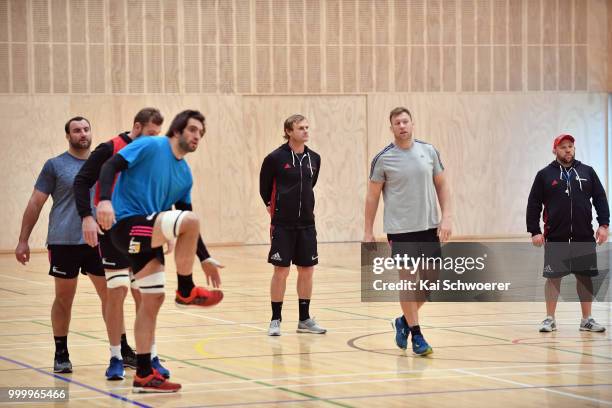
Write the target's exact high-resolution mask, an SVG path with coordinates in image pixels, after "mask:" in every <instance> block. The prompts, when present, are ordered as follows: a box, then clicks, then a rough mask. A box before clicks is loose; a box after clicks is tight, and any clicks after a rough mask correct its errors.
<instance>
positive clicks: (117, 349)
mask: <svg viewBox="0 0 612 408" xmlns="http://www.w3.org/2000/svg"><path fill="white" fill-rule="evenodd" d="M110 352H111V358H112V357H116V358H118V359H119V360H123V357H121V344H119V345H117V346H110Z"/></svg>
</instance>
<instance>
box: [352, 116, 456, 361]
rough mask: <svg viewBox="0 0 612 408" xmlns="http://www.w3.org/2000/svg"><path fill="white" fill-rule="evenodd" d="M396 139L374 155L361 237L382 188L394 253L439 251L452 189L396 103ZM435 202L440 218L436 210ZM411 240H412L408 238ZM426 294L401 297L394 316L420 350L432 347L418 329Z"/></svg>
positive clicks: (368, 238) (401, 340)
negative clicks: (422, 296)
mask: <svg viewBox="0 0 612 408" xmlns="http://www.w3.org/2000/svg"><path fill="white" fill-rule="evenodd" d="M389 121H390V122H391V132H392V133H393V136H394V141H393V143H391V144H390V145H388V146H387V147H385V148H384V149H383V150H382V151H381V152H380V153H378V154H377V155H376V156H375V157H374V159H373V160H372V167H371V169H370V182H369V184H368V192H367V196H366V205H365V228H364V239H363V241H364V242H374V241H375V239H374V233H373V226H374V219H375V218H376V210H377V209H378V202H379V200H380V193H381V192H382V193H383V200H384V202H385V213H384V219H383V221H384V231H385V232H386V233H387V239H388V241H389V243H390V244H391V246H392V252H393V253H399V252H402V251H406V248H407V247H409V248H411V249H413V250H414V251H415V252H416V253H415V254H410V255H411V256H420V255H421V254H423V253H424V255H425V256H439V254H440V242H444V241H446V240H448V239H449V238H450V235H451V211H450V189H449V187H448V183H447V182H446V179H445V177H444V167H443V166H442V162H441V161H440V155H439V153H438V151H437V150H436V149H435V148H434V147H433V146H432V145H430V144H428V143H425V142H422V141H420V140H415V139H413V137H412V131H413V127H414V123H413V121H412V115H411V114H410V111H409V110H408V109H406V108H403V107H398V108H395V109H393V110H392V111H391V113H390V115H389ZM438 202H439V203H440V208H441V210H442V220H440V215H439V214H438V205H437V204H438ZM406 243H410V244H406ZM423 303H424V299H422V298H421V299H416V301H415V300H410V301H408V300H406V299H405V298H401V299H400V305H401V307H402V312H403V315H402V316H401V317H398V318H397V319H395V323H394V327H395V329H396V335H395V342H396V344H397V346H398V347H399V348H401V349H406V348H407V347H408V334H409V333H411V334H412V350H413V351H414V352H415V353H416V354H419V355H427V354H430V353H432V352H433V350H432V348H431V347H430V346H429V344H428V343H427V341H425V338H424V337H423V335H422V333H421V329H420V326H419V315H418V310H419V308H420V307H421V306H422V305H423Z"/></svg>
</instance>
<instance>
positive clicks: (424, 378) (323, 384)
mask: <svg viewBox="0 0 612 408" xmlns="http://www.w3.org/2000/svg"><path fill="white" fill-rule="evenodd" d="M453 371H457V369H454V370H453ZM581 371H582V370H574V371H556V372H549V371H542V372H537V373H532V372H526V373H521V372H508V373H499V374H496V375H501V376H515V375H525V376H529V375H547V376H550V375H564V374H572V373H579V372H581ZM596 371H597V372H610V371H612V369H608V370H592V371H589V372H596ZM466 377H473V375H471V374H469V373H468V374H459V375H457V374H455V375H440V376H421V377H412V378H381V379H372V380H359V381H339V382H319V383H307V384H299V383H298V384H279V385H257V386H252V387H238V388H236V387H233V388H214V389H207V390H193V391H187V390H181V393H188V394H210V393H223V392H237V391H256V390H267V389H274V388H276V389H278V388H292V389H293V388H309V387H330V386H335V385H356V384H377V383H387V382H412V381H427V380H438V379H452V378H466ZM500 380H502V379H500ZM256 381H264V380H256ZM502 381H511V380H502ZM512 382H513V383H515V384H516V385H520V386H527V387H529V388H536V387H534V386H532V385H526V384H521V383H517V382H514V381H512ZM218 384H219V383H210V382H201V383H182V385H183V386H184V387H201V386H207V385H210V386H214V385H218ZM131 389H132V387H116V388H113V389H112V390H110V391H111V392H117V391H119V390H121V391H123V390H131ZM536 389H539V387H537V388H536ZM474 391H478V389H475V390H474ZM79 392H87V390H82V391H79ZM560 392H561V391H560ZM72 394H73V393H72V392H71V395H72ZM585 398H587V397H585ZM71 399H72V398H71Z"/></svg>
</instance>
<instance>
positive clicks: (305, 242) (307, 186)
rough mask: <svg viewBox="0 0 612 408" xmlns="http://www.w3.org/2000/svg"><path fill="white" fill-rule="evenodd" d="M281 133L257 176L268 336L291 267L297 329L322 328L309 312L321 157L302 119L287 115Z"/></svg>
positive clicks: (275, 325) (273, 332) (275, 329)
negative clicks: (265, 240)
mask: <svg viewBox="0 0 612 408" xmlns="http://www.w3.org/2000/svg"><path fill="white" fill-rule="evenodd" d="M284 129H285V134H284V135H283V137H284V138H285V140H287V143H285V144H283V145H281V146H280V147H279V148H278V149H276V150H274V151H273V152H272V153H270V154H269V155H268V156H266V158H265V159H264V161H263V164H262V166H261V172H260V174H259V193H260V195H261V198H262V199H263V201H264V204H265V205H266V208H267V210H268V213H269V214H270V217H271V218H272V221H271V225H270V239H271V241H272V244H271V248H270V253H269V255H268V262H269V263H271V264H272V265H274V275H273V276H272V282H271V284H270V297H271V300H272V319H271V322H270V328H269V330H268V335H270V336H280V322H281V320H282V317H281V309H282V307H283V298H284V296H285V288H286V285H287V276H289V266H290V265H291V263H293V264H294V265H295V266H296V267H297V271H298V279H297V292H298V298H299V303H298V305H299V311H300V321H299V323H298V328H297V331H298V333H315V334H323V333H325V332H326V330H325V329H324V328H322V327H321V326H319V325H318V324H317V322H315V321H314V319H312V318H311V317H310V314H309V306H310V297H311V295H312V275H313V272H314V266H315V265H316V264H317V263H318V259H319V255H318V253H317V231H316V230H315V221H314V204H315V200H314V192H313V187H314V186H315V184H317V178H318V177H319V168H320V166H321V157H320V156H319V155H318V154H317V153H315V152H314V151H312V150H310V149H309V148H308V147H307V146H306V145H305V143H306V142H307V141H308V121H307V120H306V118H305V117H304V116H302V115H292V116H290V117H289V118H287V120H285V125H284Z"/></svg>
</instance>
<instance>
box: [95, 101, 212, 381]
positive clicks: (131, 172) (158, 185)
mask: <svg viewBox="0 0 612 408" xmlns="http://www.w3.org/2000/svg"><path fill="white" fill-rule="evenodd" d="M205 131H206V128H205V121H204V116H203V115H202V114H201V113H200V112H198V111H194V110H186V111H183V112H181V113H179V114H178V115H177V116H176V117H175V118H174V120H173V121H172V124H171V125H170V129H168V132H167V133H166V136H165V137H164V136H161V137H157V136H151V137H147V138H140V139H136V140H135V141H133V142H132V143H130V144H129V145H128V146H126V147H125V148H123V149H122V150H121V151H119V153H117V154H116V155H115V156H113V158H112V159H109V160H108V161H107V162H106V163H105V164H104V166H102V170H101V172H100V178H99V184H100V202H99V204H98V207H97V221H98V223H99V224H100V226H101V227H102V229H103V230H110V236H111V240H112V241H113V244H114V245H115V246H116V247H117V248H118V249H119V250H120V251H122V252H123V253H124V254H126V255H127V257H128V259H129V262H130V266H131V268H132V271H133V272H134V277H135V278H136V283H137V285H138V288H139V289H140V293H141V296H142V301H141V302H142V303H141V306H140V308H139V309H138V312H137V315H136V321H135V323H134V334H135V337H136V350H137V351H138V354H137V369H136V375H135V376H134V382H133V391H134V392H176V391H178V390H179V389H180V388H181V385H180V384H176V383H171V382H170V381H168V380H167V379H166V378H164V377H163V376H162V375H161V374H160V373H159V372H158V371H157V370H155V369H154V368H152V367H151V352H150V350H151V344H152V340H153V338H154V334H155V321H156V319H157V314H158V313H159V309H160V307H161V305H162V303H163V301H164V292H165V290H164V286H165V281H166V280H165V274H164V253H163V249H162V246H163V244H164V243H166V242H169V241H172V240H174V239H175V238H176V249H175V260H176V270H177V275H178V276H177V280H178V290H177V291H176V297H175V302H176V303H177V304H179V305H181V306H213V305H216V304H217V303H219V302H220V301H221V299H223V292H221V291H220V290H212V291H208V290H206V289H204V288H202V287H197V286H195V285H194V283H193V278H192V270H193V260H194V257H195V255H196V254H197V255H198V258H199V259H200V262H201V265H202V269H203V270H204V273H205V274H206V279H207V282H208V283H210V282H211V281H212V285H213V287H215V288H218V287H219V286H220V284H221V278H220V276H219V268H220V267H222V266H221V265H220V264H219V263H218V262H217V261H216V260H214V259H213V258H212V257H210V255H209V254H208V251H207V250H206V246H205V245H204V242H203V241H202V238H201V237H200V223H199V219H198V217H197V215H196V214H195V213H194V212H192V206H191V187H192V184H193V179H192V176H191V170H190V169H189V165H188V164H187V162H186V161H185V160H184V157H185V156H186V155H187V154H188V153H191V152H194V151H195V150H196V149H197V147H198V144H199V143H200V140H201V139H202V137H203V136H204V133H205ZM117 172H121V175H120V176H119V179H118V181H117V184H116V186H115V189H114V191H113V190H112V185H113V181H114V177H115V174H116V173H117ZM111 191H112V203H111V201H110V199H111ZM172 206H174V208H175V210H172ZM115 220H116V224H115V225H114V226H113V222H114V221H115ZM111 227H112V229H111Z"/></svg>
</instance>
